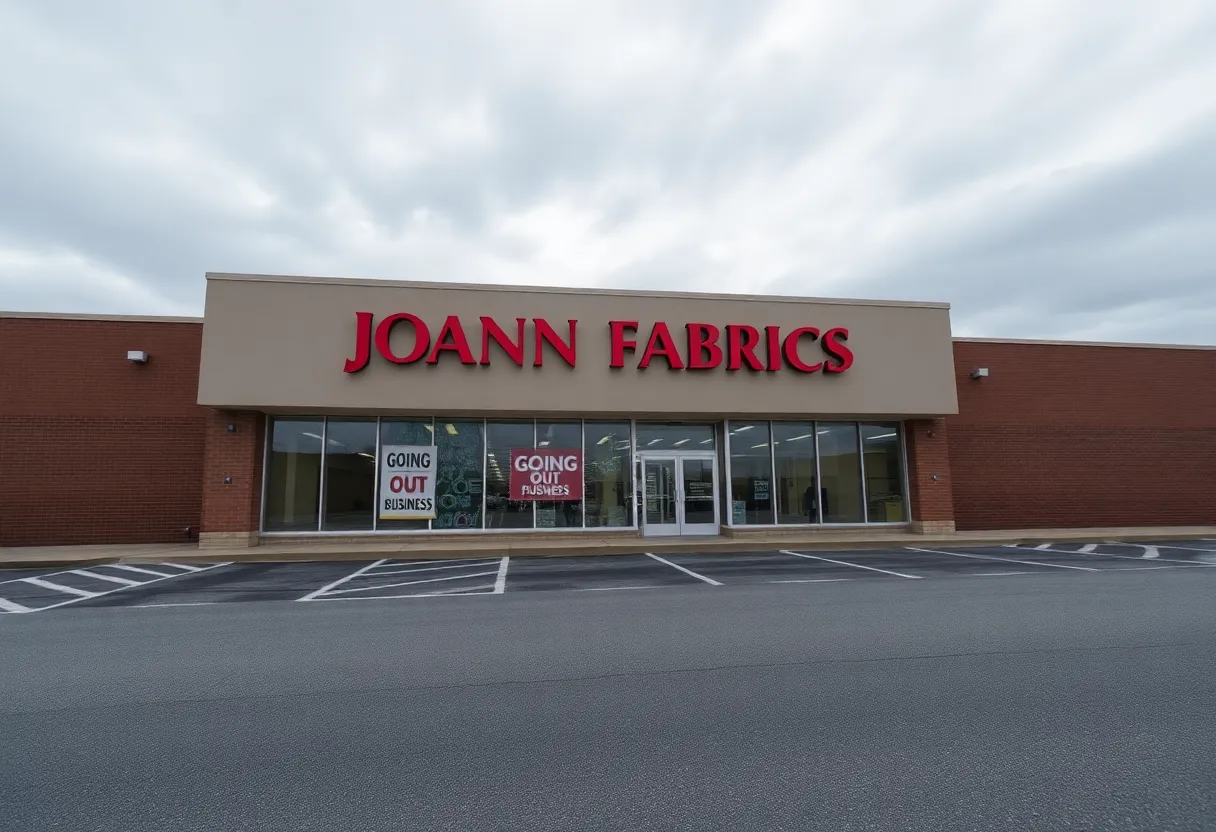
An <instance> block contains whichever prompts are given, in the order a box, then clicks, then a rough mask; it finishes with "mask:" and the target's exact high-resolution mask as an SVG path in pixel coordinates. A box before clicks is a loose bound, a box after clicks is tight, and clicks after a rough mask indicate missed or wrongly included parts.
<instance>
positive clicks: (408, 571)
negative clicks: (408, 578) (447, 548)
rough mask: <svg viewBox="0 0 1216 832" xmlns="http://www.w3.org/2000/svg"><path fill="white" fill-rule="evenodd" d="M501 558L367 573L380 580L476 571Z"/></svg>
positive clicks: (378, 570)
mask: <svg viewBox="0 0 1216 832" xmlns="http://www.w3.org/2000/svg"><path fill="white" fill-rule="evenodd" d="M499 560H501V558H492V559H490V560H487V561H480V562H478V563H454V564H451V565H449V566H423V567H421V568H419V569H377V570H376V571H375V572H367V573H366V574H367V577H369V578H379V577H380V576H382V575H412V574H413V573H415V572H434V571H436V570H438V569H476V568H477V567H478V566H489V565H490V564H492V563H493V564H497V563H498V561H499Z"/></svg>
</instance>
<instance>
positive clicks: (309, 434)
mask: <svg viewBox="0 0 1216 832" xmlns="http://www.w3.org/2000/svg"><path fill="white" fill-rule="evenodd" d="M303 435H304V436H311V437H312V438H313V439H320V438H321V437H320V435H319V434H316V433H305V434H303Z"/></svg>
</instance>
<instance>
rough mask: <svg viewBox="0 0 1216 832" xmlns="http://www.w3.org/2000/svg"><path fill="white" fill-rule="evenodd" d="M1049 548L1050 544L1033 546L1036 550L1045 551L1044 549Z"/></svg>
mask: <svg viewBox="0 0 1216 832" xmlns="http://www.w3.org/2000/svg"><path fill="white" fill-rule="evenodd" d="M1049 546H1051V544H1050V543H1040V544H1039V545H1038V546H1035V547H1034V548H1036V549H1046V548H1047V547H1049Z"/></svg>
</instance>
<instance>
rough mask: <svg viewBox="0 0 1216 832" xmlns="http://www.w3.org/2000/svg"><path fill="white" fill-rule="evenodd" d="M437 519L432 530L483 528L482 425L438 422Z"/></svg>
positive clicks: (454, 421)
mask: <svg viewBox="0 0 1216 832" xmlns="http://www.w3.org/2000/svg"><path fill="white" fill-rule="evenodd" d="M435 444H436V446H437V449H436V454H437V458H436V462H437V463H438V467H439V471H438V474H437V476H436V478H435V502H436V503H437V504H438V505H437V506H436V508H435V519H434V520H433V521H432V523H431V528H433V529H437V530H442V531H451V530H453V529H479V528H481V498H482V493H481V483H482V463H483V462H484V461H485V456H484V453H483V448H482V422H481V420H480V419H479V420H477V421H472V422H462V421H459V420H456V419H443V418H437V419H435Z"/></svg>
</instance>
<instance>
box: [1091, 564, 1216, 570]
mask: <svg viewBox="0 0 1216 832" xmlns="http://www.w3.org/2000/svg"><path fill="white" fill-rule="evenodd" d="M1200 565H1202V564H1200ZM1212 565H1213V566H1216V564H1212ZM1186 568H1187V567H1186V566H1183V565H1182V564H1170V565H1169V566H1112V567H1110V568H1109V569H1103V570H1102V571H1103V572H1143V571H1144V570H1146V569H1186Z"/></svg>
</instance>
